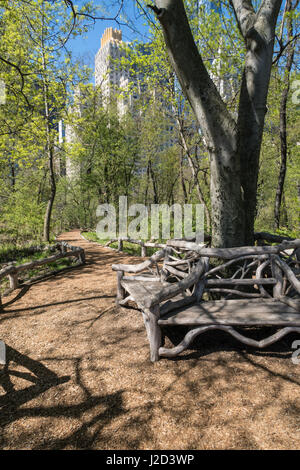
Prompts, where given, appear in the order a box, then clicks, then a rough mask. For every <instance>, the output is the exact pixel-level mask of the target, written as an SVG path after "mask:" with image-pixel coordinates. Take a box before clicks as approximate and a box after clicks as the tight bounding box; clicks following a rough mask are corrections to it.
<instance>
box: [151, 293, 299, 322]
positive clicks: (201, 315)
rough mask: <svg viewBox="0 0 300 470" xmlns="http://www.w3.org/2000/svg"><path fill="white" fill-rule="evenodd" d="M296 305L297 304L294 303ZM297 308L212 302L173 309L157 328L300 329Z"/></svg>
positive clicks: (260, 302)
mask: <svg viewBox="0 0 300 470" xmlns="http://www.w3.org/2000/svg"><path fill="white" fill-rule="evenodd" d="M295 303H296V302H295ZM297 305H298V312H297V310H296V309H294V308H292V307H289V306H288V305H285V304H284V303H282V302H280V301H267V300H266V301H263V300H262V299H258V300H255V301H253V300H252V301H251V302H249V300H215V301H205V302H201V303H199V304H197V305H196V304H195V305H190V306H186V307H181V308H179V309H175V310H173V311H171V312H168V313H166V314H165V315H161V317H160V318H159V320H158V324H159V325H165V326H167V325H173V326H174V325H190V326H192V325H232V326H233V325H235V326H237V325H240V326H243V325H244V326H245V325H247V326H254V325H257V326H297V327H300V301H297Z"/></svg>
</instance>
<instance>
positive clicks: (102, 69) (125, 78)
mask: <svg viewBox="0 0 300 470" xmlns="http://www.w3.org/2000/svg"><path fill="white" fill-rule="evenodd" d="M123 46H124V42H123V40H122V31H121V30H118V29H113V28H107V29H106V30H105V31H104V33H103V36H102V38H101V47H100V49H99V50H98V52H97V54H96V57H95V85H96V86H99V87H100V88H101V91H102V96H103V100H104V102H106V104H107V103H108V102H109V100H110V99H111V97H112V93H113V90H114V89H116V88H118V89H121V90H126V89H127V87H128V84H129V80H130V73H129V70H128V68H121V67H120V62H121V58H122V57H123V56H124V47H123ZM126 107H127V102H126V100H125V99H119V100H118V109H119V113H120V115H123V114H124V113H125V112H126Z"/></svg>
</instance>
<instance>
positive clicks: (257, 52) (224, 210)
mask: <svg viewBox="0 0 300 470" xmlns="http://www.w3.org/2000/svg"><path fill="white" fill-rule="evenodd" d="M155 3H156V7H155V8H154V11H155V12H156V14H157V17H158V19H159V21H160V23H161V25H162V28H163V34H164V38H165V42H166V46H167V50H168V54H169V57H170V61H171V63H172V65H173V67H174V70H175V72H176V74H177V77H178V79H179V81H180V84H181V87H182V90H183V92H184V93H185V95H186V97H187V99H188V100H189V102H190V104H191V106H192V109H193V111H194V113H195V116H196V118H197V120H198V123H199V125H200V127H201V129H202V131H203V135H204V138H205V142H206V145H207V148H208V151H209V155H210V166H211V185H210V194H211V213H212V243H213V246H222V247H230V246H239V245H244V244H246V243H250V242H251V243H253V232H254V215H255V207H256V191H257V174H258V159H259V152H260V146H261V140H262V131H263V124H264V116H265V112H266V99H267V91H268V86H269V79H270V70H271V65H272V53H273V45H274V31H275V25H276V20H277V16H278V12H279V8H280V4H281V0H263V2H262V4H261V7H260V9H259V11H258V12H257V14H256V13H255V12H254V9H253V7H252V4H251V1H250V0H232V4H233V6H234V9H235V13H236V16H237V21H238V24H239V27H240V30H241V34H242V35H243V37H244V38H245V41H246V47H247V55H246V63H245V72H244V77H243V81H242V89H241V98H240V108H239V118H238V123H237V124H236V123H235V121H234V120H233V119H232V117H231V116H230V113H229V112H228V110H227V108H226V106H225V104H224V102H223V100H222V98H221V96H220V94H219V92H218V90H217V88H216V86H215V85H214V83H213V81H212V79H211V78H210V76H209V74H208V72H207V70H206V68H205V66H204V64H203V61H202V58H201V55H200V54H199V52H198V49H197V46H196V44H195V42H194V39H193V36H192V32H191V29H190V27H189V23H188V20H187V16H186V13H185V9H184V5H183V1H182V0H156V2H155ZM249 180H250V181H249Z"/></svg>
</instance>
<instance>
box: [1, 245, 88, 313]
mask: <svg viewBox="0 0 300 470" xmlns="http://www.w3.org/2000/svg"><path fill="white" fill-rule="evenodd" d="M51 248H53V249H55V248H56V249H57V250H59V253H56V254H54V255H52V256H48V257H47V258H43V259H38V260H34V261H29V262H28V263H24V264H20V265H19V266H16V265H15V264H13V263H12V264H11V265H10V266H6V267H5V268H3V269H1V270H0V281H1V279H3V278H4V277H6V276H7V277H8V279H9V284H10V292H12V291H13V290H15V289H17V288H18V287H19V279H18V274H19V273H20V272H22V271H27V270H29V269H32V268H36V267H38V266H42V265H44V264H49V263H53V262H54V261H57V260H59V259H62V258H70V257H72V256H74V257H75V258H77V259H78V262H79V264H84V263H85V252H84V249H83V248H81V247H78V246H72V245H69V244H68V243H66V242H58V243H56V245H53V247H51ZM1 305H2V300H1V295H0V307H1Z"/></svg>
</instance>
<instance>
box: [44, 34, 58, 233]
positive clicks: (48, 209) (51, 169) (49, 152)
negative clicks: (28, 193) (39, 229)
mask: <svg viewBox="0 0 300 470" xmlns="http://www.w3.org/2000/svg"><path fill="white" fill-rule="evenodd" d="M42 70H43V78H42V79H43V94H44V113H45V121H46V149H47V150H46V151H47V157H48V167H49V175H50V196H49V199H48V203H47V207H46V212H45V216H44V233H43V239H44V241H46V242H49V241H50V222H51V215H52V209H53V204H54V199H55V195H56V182H55V172H54V148H53V143H52V140H51V127H50V126H51V124H50V123H51V116H50V111H49V90H48V83H47V67H46V59H45V50H44V47H43V43H42Z"/></svg>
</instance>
